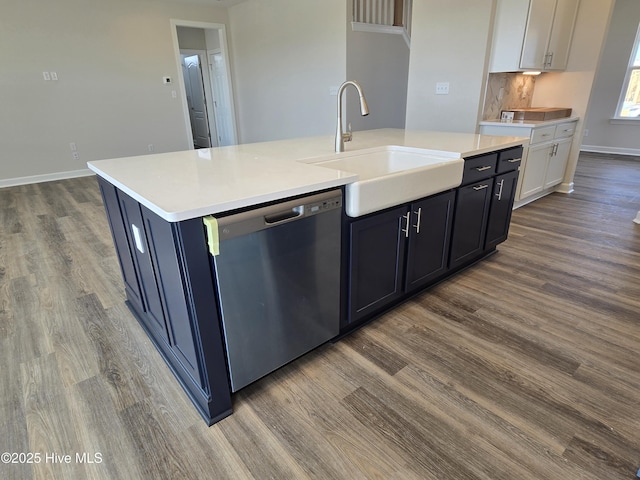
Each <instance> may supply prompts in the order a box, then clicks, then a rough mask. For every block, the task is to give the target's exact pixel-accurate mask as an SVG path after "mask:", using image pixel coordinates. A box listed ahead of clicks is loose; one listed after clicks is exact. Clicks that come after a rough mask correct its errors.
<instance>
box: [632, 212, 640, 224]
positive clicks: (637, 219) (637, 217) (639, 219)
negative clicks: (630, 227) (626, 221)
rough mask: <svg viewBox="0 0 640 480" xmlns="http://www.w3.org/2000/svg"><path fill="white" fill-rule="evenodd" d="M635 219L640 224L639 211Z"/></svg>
mask: <svg viewBox="0 0 640 480" xmlns="http://www.w3.org/2000/svg"><path fill="white" fill-rule="evenodd" d="M633 221H634V222H635V223H638V224H640V212H638V215H636V218H634V219H633Z"/></svg>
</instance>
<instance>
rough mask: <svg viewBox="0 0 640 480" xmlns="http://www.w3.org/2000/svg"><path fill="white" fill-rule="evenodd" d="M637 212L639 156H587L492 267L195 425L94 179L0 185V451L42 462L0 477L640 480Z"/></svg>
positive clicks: (536, 206) (427, 296)
mask: <svg viewBox="0 0 640 480" xmlns="http://www.w3.org/2000/svg"><path fill="white" fill-rule="evenodd" d="M639 209H640V161H639V160H638V159H633V158H626V157H613V156H598V155H593V154H583V155H582V156H581V158H580V162H579V166H578V172H577V176H576V191H575V193H572V194H570V195H561V194H553V195H551V196H549V197H546V198H544V199H541V200H539V201H537V202H535V203H533V204H530V205H527V206H525V207H522V208H520V209H518V210H516V211H515V212H514V215H513V223H512V229H511V234H510V237H509V240H508V241H507V242H506V243H505V244H503V245H502V246H500V248H499V252H498V253H497V254H496V255H493V256H492V257H490V258H489V259H488V260H486V261H485V262H483V263H481V264H479V265H477V266H475V267H473V268H471V269H469V270H467V271H465V272H463V273H461V274H460V275H458V276H456V277H455V278H453V279H450V280H448V281H446V282H444V283H442V284H440V285H438V286H437V287H435V288H433V289H432V290H430V291H428V292H425V293H423V294H421V295H419V296H417V297H416V298H414V299H413V300H411V301H409V302H407V303H405V304H404V305H402V306H400V307H399V308H397V309H396V310H394V311H393V312H391V313H389V314H387V315H385V316H383V317H381V318H379V319H377V320H376V321H375V322H373V323H372V324H370V325H369V326H367V327H365V328H363V329H360V330H359V331H357V332H355V333H354V334H352V335H351V336H349V337H347V338H345V339H343V340H342V341H340V342H338V343H335V344H328V345H325V346H323V347H321V348H319V349H317V350H316V351H314V352H312V353H310V354H308V355H306V356H305V357H303V358H302V359H300V360H298V361H296V362H294V363H292V364H290V365H288V366H286V367H284V368H282V369H280V370H279V371H277V372H276V373H274V374H272V375H271V376H269V377H267V378H265V379H263V380H261V381H259V382H256V383H255V384H253V385H251V386H249V387H247V388H246V389H244V390H242V391H240V392H239V393H238V394H236V396H235V398H234V409H235V413H234V415H232V416H231V417H228V418H227V419H225V420H223V421H221V422H220V423H218V424H216V425H214V426H213V427H210V428H208V427H207V426H206V425H205V424H204V422H203V421H202V419H201V418H200V417H199V416H198V414H197V413H196V412H195V409H194V408H193V407H192V406H191V404H190V402H189V401H188V400H187V398H186V396H185V395H184V393H183V392H182V390H181V388H180V387H179V386H178V384H177V382H176V381H175V379H174V378H173V376H172V374H171V373H170V372H169V370H168V368H167V367H166V366H165V364H164V363H163V361H162V360H161V358H160V356H159V355H158V353H157V352H156V351H155V349H154V347H153V346H152V345H151V343H150V342H149V340H148V339H147V338H146V337H145V334H144V333H143V331H142V329H141V328H140V327H139V326H138V324H137V323H136V321H135V320H134V318H133V317H132V316H131V314H130V313H129V311H128V310H127V308H126V307H125V305H124V303H123V302H124V296H123V286H122V281H121V278H120V271H119V267H118V264H117V260H116V257H115V252H114V249H113V247H112V244H111V237H110V233H109V230H108V226H107V223H106V219H105V215H104V212H103V207H102V202H101V199H100V195H99V191H98V187H97V184H96V182H95V179H94V178H92V177H86V178H79V179H72V180H65V181H59V182H51V183H42V184H36V185H26V186H20V187H12V188H5V189H0V362H1V369H2V370H1V371H2V374H1V375H0V452H16V453H28V452H32V453H39V454H40V455H41V458H40V463H34V464H2V463H0V478H2V479H21V480H22V479H40V478H56V479H62V478H64V479H67V478H70V479H74V478H78V479H85V478H93V479H127V480H130V479H138V478H141V479H142V478H163V479H164V478H166V479H169V478H171V479H172V478H176V479H190V478H193V479H203V478H216V479H218V478H220V479H223V478H229V479H244V478H255V479H267V478H273V479H288V478H291V479H305V478H313V479H397V480H400V479H440V480H442V479H510V480H513V479H559V480H567V479H594V480H595V479H598V480H603V479H633V478H635V472H636V470H637V469H638V467H640V225H636V224H634V223H633V222H632V220H633V218H634V217H635V216H636V214H637V212H638V210H639ZM83 453H85V454H87V457H86V458H88V459H91V460H94V461H97V460H101V461H100V462H99V463H87V462H85V463H82V462H79V461H76V458H75V456H76V454H83ZM53 454H56V455H58V456H63V455H71V457H72V458H71V463H69V464H66V463H65V464H59V463H54V457H52V456H51V455H53ZM95 454H100V458H99V459H96V457H95V456H94V455H95ZM56 458H59V457H56Z"/></svg>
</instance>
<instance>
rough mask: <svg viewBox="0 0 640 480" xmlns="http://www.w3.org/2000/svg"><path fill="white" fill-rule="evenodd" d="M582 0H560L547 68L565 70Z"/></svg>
mask: <svg viewBox="0 0 640 480" xmlns="http://www.w3.org/2000/svg"><path fill="white" fill-rule="evenodd" d="M579 3H580V0H558V1H557V4H556V13H555V16H554V18H553V28H552V30H551V38H550V39H549V47H548V48H547V54H548V55H549V57H548V63H547V66H546V69H547V70H564V69H566V68H567V61H568V60H569V50H570V48H571V38H572V37H573V27H574V25H575V22H576V17H577V16H578V4H579Z"/></svg>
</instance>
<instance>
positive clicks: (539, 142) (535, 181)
mask: <svg viewBox="0 0 640 480" xmlns="http://www.w3.org/2000/svg"><path fill="white" fill-rule="evenodd" d="M577 123H578V120H577V119H575V118H574V119H571V120H569V121H564V122H551V124H549V123H548V122H544V123H540V124H537V125H530V124H527V125H526V126H525V125H516V124H509V123H489V122H486V123H484V124H482V125H481V126H480V133H481V134H483V135H507V136H516V137H529V146H528V147H527V148H525V151H524V153H523V156H522V165H521V167H520V172H521V173H520V180H519V185H518V190H517V193H516V206H519V205H523V204H525V203H528V202H530V201H532V200H536V199H537V198H539V197H542V196H544V195H546V194H548V193H551V192H553V191H554V187H555V186H556V185H559V184H560V183H562V181H563V179H564V174H565V171H566V169H567V163H568V162H569V154H570V153H571V143H572V142H573V134H574V132H575V129H576V125H577Z"/></svg>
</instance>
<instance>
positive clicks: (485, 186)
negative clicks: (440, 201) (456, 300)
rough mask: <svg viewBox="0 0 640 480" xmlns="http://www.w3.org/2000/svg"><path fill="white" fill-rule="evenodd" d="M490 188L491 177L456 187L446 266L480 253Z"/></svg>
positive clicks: (455, 264)
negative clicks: (449, 257) (448, 258)
mask: <svg viewBox="0 0 640 480" xmlns="http://www.w3.org/2000/svg"><path fill="white" fill-rule="evenodd" d="M492 190H493V181H492V180H491V179H486V180H482V181H480V182H478V183H473V184H471V185H467V186H465V187H460V188H459V189H458V193H457V198H456V212H455V219H454V222H453V236H452V240H451V259H450V261H449V267H450V268H456V267H459V266H460V265H464V264H465V263H468V262H469V260H473V259H475V258H478V257H479V256H481V255H482V254H483V252H484V239H485V234H486V232H487V219H488V218H489V206H490V204H491V203H490V202H491V192H492Z"/></svg>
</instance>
